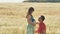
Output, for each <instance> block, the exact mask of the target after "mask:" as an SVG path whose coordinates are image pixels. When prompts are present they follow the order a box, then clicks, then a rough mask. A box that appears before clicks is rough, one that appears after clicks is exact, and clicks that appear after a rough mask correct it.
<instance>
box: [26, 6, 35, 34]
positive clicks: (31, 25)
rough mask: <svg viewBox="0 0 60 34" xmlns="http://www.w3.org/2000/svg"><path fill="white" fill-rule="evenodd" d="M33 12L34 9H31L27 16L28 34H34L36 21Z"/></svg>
mask: <svg viewBox="0 0 60 34" xmlns="http://www.w3.org/2000/svg"><path fill="white" fill-rule="evenodd" d="M33 12H34V8H33V7H30V8H29V10H28V13H27V16H26V18H27V22H28V26H27V34H34V26H35V20H34V18H33V15H32V13H33Z"/></svg>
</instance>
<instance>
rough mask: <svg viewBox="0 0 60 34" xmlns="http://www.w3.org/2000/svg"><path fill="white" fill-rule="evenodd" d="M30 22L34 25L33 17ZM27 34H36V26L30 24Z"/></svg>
mask: <svg viewBox="0 0 60 34" xmlns="http://www.w3.org/2000/svg"><path fill="white" fill-rule="evenodd" d="M30 20H31V21H32V23H33V24H34V21H35V20H34V18H33V16H31V18H30ZM27 34H34V26H33V25H31V24H28V26H27Z"/></svg>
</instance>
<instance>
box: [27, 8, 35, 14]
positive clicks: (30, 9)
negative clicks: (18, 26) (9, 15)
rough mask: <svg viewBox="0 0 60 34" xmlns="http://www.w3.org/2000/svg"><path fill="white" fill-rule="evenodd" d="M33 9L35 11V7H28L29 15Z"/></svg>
mask: <svg viewBox="0 0 60 34" xmlns="http://www.w3.org/2000/svg"><path fill="white" fill-rule="evenodd" d="M33 11H34V8H33V7H30V8H29V9H28V15H31V14H32V12H33Z"/></svg>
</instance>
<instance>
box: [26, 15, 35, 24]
mask: <svg viewBox="0 0 60 34" xmlns="http://www.w3.org/2000/svg"><path fill="white" fill-rule="evenodd" d="M30 18H31V16H30V15H28V16H27V21H28V23H29V24H32V25H34V24H33V23H32V21H31V20H30Z"/></svg>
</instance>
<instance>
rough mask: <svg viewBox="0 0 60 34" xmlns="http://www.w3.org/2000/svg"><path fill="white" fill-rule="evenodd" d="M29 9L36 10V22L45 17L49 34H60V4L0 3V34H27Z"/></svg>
mask: <svg viewBox="0 0 60 34" xmlns="http://www.w3.org/2000/svg"><path fill="white" fill-rule="evenodd" d="M29 7H34V8H35V12H34V13H33V16H34V18H35V19H36V21H37V19H38V17H39V16H40V15H44V16H45V18H46V19H45V21H44V22H45V24H46V27H47V32H46V33H47V34H60V3H0V34H26V27H27V21H26V18H25V16H26V14H27V11H28V9H29ZM36 28H37V26H36Z"/></svg>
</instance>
